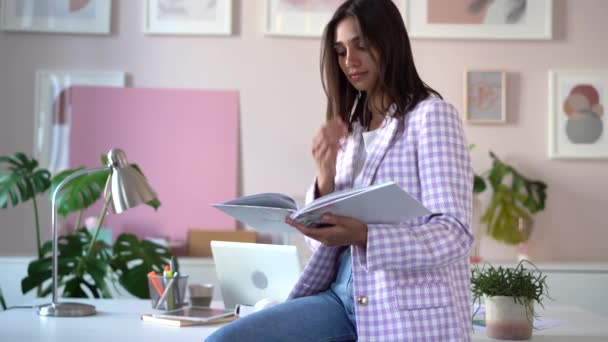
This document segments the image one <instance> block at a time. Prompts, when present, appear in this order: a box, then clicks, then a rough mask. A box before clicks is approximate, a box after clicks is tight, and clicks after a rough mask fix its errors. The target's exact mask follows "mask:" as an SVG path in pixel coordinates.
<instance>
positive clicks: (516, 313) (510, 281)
mask: <svg viewBox="0 0 608 342" xmlns="http://www.w3.org/2000/svg"><path fill="white" fill-rule="evenodd" d="M524 263H527V264H530V265H532V266H533V267H534V269H533V270H530V269H526V268H525V267H524ZM546 277H547V276H546V275H543V273H542V272H541V271H540V270H539V269H538V268H536V266H534V264H532V263H530V262H529V261H526V260H522V261H520V262H519V263H518V264H517V266H516V267H515V268H508V267H507V268H503V267H501V266H499V267H498V268H496V267H494V266H492V265H486V266H484V267H482V268H479V267H478V266H475V267H474V268H473V269H472V271H471V287H472V289H471V290H472V295H473V302H474V303H477V304H478V305H479V306H481V300H482V299H483V300H484V302H485V326H486V334H487V335H488V337H491V338H496V339H503V340H528V339H530V338H531V337H532V328H533V322H534V317H536V312H535V310H534V303H535V302H536V303H538V304H539V305H540V306H543V299H544V298H545V297H547V298H549V295H548V292H547V284H546ZM478 308H479V307H478Z"/></svg>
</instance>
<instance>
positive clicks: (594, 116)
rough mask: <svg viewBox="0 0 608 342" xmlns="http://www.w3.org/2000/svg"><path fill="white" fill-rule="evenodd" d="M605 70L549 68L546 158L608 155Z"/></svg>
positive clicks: (606, 76)
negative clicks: (547, 153) (547, 151)
mask: <svg viewBox="0 0 608 342" xmlns="http://www.w3.org/2000/svg"><path fill="white" fill-rule="evenodd" d="M607 101H608V69H604V70H551V71H549V157H550V158H555V159H558V158H564V159H565V158H588V159H593V158H608V118H607V117H606V102H607Z"/></svg>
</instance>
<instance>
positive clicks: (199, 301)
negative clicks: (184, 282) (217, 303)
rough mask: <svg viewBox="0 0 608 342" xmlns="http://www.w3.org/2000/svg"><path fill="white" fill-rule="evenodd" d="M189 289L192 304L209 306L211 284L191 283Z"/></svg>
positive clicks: (211, 290)
mask: <svg viewBox="0 0 608 342" xmlns="http://www.w3.org/2000/svg"><path fill="white" fill-rule="evenodd" d="M188 290H190V303H191V304H192V306H209V305H210V304H211V299H212V298H213V284H192V285H190V286H188Z"/></svg>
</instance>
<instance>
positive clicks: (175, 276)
mask: <svg viewBox="0 0 608 342" xmlns="http://www.w3.org/2000/svg"><path fill="white" fill-rule="evenodd" d="M175 278H177V272H175V275H174V276H173V277H172V278H171V280H169V282H168V283H167V286H165V291H163V294H162V296H160V299H159V300H158V303H156V310H158V309H159V308H160V306H161V305H162V304H163V302H164V301H165V298H166V299H167V310H171V309H173V305H171V308H169V304H170V303H169V301H170V299H169V298H167V297H168V296H169V294H170V293H171V292H172V291H170V290H171V287H172V286H173V283H174V282H175Z"/></svg>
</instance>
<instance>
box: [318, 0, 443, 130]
mask: <svg viewBox="0 0 608 342" xmlns="http://www.w3.org/2000/svg"><path fill="white" fill-rule="evenodd" d="M347 17H353V18H355V20H357V21H358V23H359V27H360V28H361V34H362V35H363V37H361V38H362V39H364V40H365V41H366V42H367V45H368V48H370V49H375V51H376V52H377V53H378V55H377V56H378V61H376V62H377V63H378V66H379V76H378V78H379V79H378V82H377V83H376V85H375V89H374V90H373V91H374V92H379V93H381V94H385V95H386V96H387V97H388V99H389V103H383V104H382V106H386V107H387V108H374V109H376V110H379V111H380V112H382V113H384V112H386V111H387V110H388V106H389V105H391V104H392V103H394V104H396V106H397V112H396V113H395V115H396V116H397V117H403V116H404V115H405V114H406V113H407V112H409V111H410V110H412V109H413V108H414V107H415V106H416V105H417V104H418V103H419V102H420V101H422V100H424V99H426V98H428V97H429V96H431V95H435V96H437V97H440V98H441V95H440V94H439V93H438V92H437V91H435V90H434V89H432V88H431V87H429V86H428V85H426V84H425V83H424V82H423V81H422V80H421V79H420V76H418V72H417V71H416V66H415V65H414V57H413V55H412V49H411V46H410V40H409V37H408V34H407V31H406V29H405V24H404V23H403V19H402V18H401V14H400V13H399V10H398V9H397V7H396V6H395V4H394V3H393V1H392V0H347V1H345V2H344V3H343V4H342V5H340V7H338V9H337V10H336V12H335V13H334V15H333V17H332V18H331V20H330V21H329V23H328V24H327V26H326V27H325V31H324V33H323V43H322V46H321V79H322V81H323V89H324V90H325V94H326V95H327V114H326V117H327V120H331V119H333V118H334V117H336V116H338V117H341V118H342V120H343V121H344V122H346V123H348V128H349V131H352V125H353V122H357V121H358V122H360V123H361V124H362V125H364V126H366V127H367V126H368V125H369V122H370V120H371V113H370V112H369V111H368V110H367V105H361V104H362V103H364V104H366V103H367V94H365V93H361V98H360V99H359V101H358V103H359V105H358V106H357V108H355V112H354V115H353V116H352V118H351V117H350V112H351V110H352V108H351V107H352V106H353V103H354V102H355V99H356V97H357V96H358V94H359V91H358V90H357V89H355V87H353V86H352V85H351V84H350V83H349V81H348V79H347V78H346V76H345V75H344V73H343V72H342V70H341V69H340V65H339V64H338V56H337V54H336V51H335V50H334V44H335V39H336V27H337V26H338V23H340V22H341V21H342V20H343V19H345V18H347ZM372 56H373V55H372ZM383 102H384V101H383Z"/></svg>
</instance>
